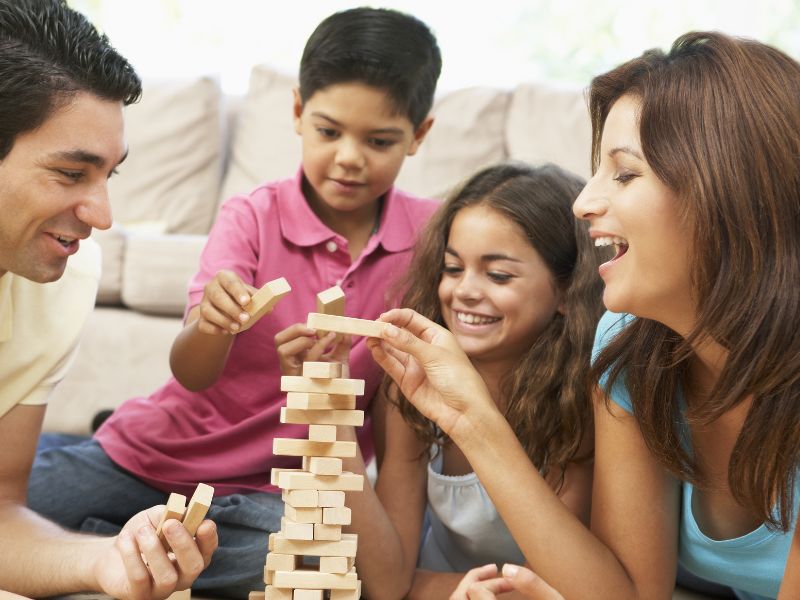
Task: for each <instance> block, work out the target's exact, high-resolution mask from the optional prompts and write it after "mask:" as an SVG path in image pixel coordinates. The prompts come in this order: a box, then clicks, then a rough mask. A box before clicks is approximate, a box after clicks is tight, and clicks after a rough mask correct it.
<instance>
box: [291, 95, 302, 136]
mask: <svg viewBox="0 0 800 600" xmlns="http://www.w3.org/2000/svg"><path fill="white" fill-rule="evenodd" d="M292 98H293V101H292V120H293V121H294V131H295V133H297V135H300V116H301V115H302V114H303V99H302V98H301V97H300V88H299V87H296V88H294V89H292Z"/></svg>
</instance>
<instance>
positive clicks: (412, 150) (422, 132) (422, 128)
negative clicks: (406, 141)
mask: <svg viewBox="0 0 800 600" xmlns="http://www.w3.org/2000/svg"><path fill="white" fill-rule="evenodd" d="M432 125H433V117H430V116H429V117H427V118H426V119H425V120H424V121H423V122H422V123H420V125H419V127H417V130H416V131H415V132H414V140H413V141H412V142H411V145H410V146H409V147H408V152H406V154H407V155H408V156H414V155H415V154H416V153H417V150H419V147H420V144H422V140H424V139H425V136H426V135H428V132H429V131H430V130H431V126H432Z"/></svg>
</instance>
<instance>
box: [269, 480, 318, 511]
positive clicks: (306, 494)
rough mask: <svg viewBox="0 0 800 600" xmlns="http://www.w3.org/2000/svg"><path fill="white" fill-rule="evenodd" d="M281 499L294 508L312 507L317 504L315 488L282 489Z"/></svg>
mask: <svg viewBox="0 0 800 600" xmlns="http://www.w3.org/2000/svg"><path fill="white" fill-rule="evenodd" d="M273 485H274V484H273ZM281 499H282V500H283V501H284V502H285V503H286V504H288V505H291V506H292V507H294V508H312V507H316V506H319V505H318V504H317V502H318V501H319V492H317V490H283V492H282V493H281Z"/></svg>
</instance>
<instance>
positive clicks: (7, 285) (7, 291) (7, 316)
mask: <svg viewBox="0 0 800 600" xmlns="http://www.w3.org/2000/svg"><path fill="white" fill-rule="evenodd" d="M13 278H14V275H13V274H12V273H9V272H6V273H5V274H3V275H2V276H0V343H3V342H7V341H8V340H10V339H11V334H12V333H13V326H12V325H13V322H14V321H13V317H14V303H13V299H12V297H11V281H12V279H13Z"/></svg>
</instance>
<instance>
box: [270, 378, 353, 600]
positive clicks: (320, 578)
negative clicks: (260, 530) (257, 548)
mask: <svg viewBox="0 0 800 600" xmlns="http://www.w3.org/2000/svg"><path fill="white" fill-rule="evenodd" d="M347 376H348V373H347V368H346V366H344V365H342V364H340V363H322V362H306V363H304V364H303V375H302V376H301V377H298V376H284V377H282V378H281V390H282V391H284V392H286V393H287V396H286V406H285V407H283V408H281V422H283V423H297V424H308V439H305V440H302V439H301V440H298V439H289V438H276V439H275V440H274V446H273V452H274V453H275V454H277V455H283V456H300V457H302V460H303V462H302V468H301V469H273V470H272V484H273V485H275V486H277V487H279V488H280V489H281V490H282V492H283V501H284V503H285V506H286V510H285V513H284V517H283V519H282V520H281V530H280V531H279V532H278V533H273V534H271V535H270V537H269V553H268V554H267V561H266V566H265V567H264V582H265V583H266V584H267V586H266V589H265V593H264V595H265V600H322V599H323V598H324V597H326V596H325V592H326V591H328V592H329V596H327V597H329V598H330V599H331V600H357V599H358V598H360V597H361V582H360V581H359V579H358V575H357V573H356V569H355V565H354V561H355V556H356V547H357V541H358V540H357V536H356V535H355V534H347V533H342V526H343V525H349V524H350V509H349V508H348V507H346V506H345V492H348V491H361V490H362V489H363V487H364V478H363V476H362V475H358V474H354V473H350V472H347V471H343V470H342V459H343V458H348V457H353V456H355V455H356V442H349V441H339V440H337V439H336V432H337V430H336V426H337V425H344V426H356V427H359V426H361V425H363V424H364V411H361V410H355V406H356V396H357V395H362V394H363V393H364V381H363V380H360V379H348V378H347ZM309 556H314V557H319V567H318V568H317V567H316V565H314V566H313V567H312V566H310V565H305V564H303V557H309Z"/></svg>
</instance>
